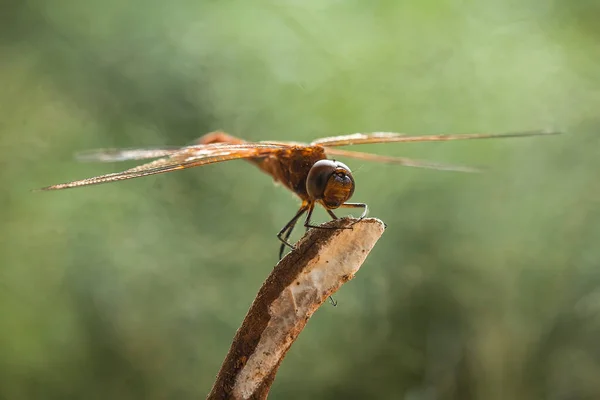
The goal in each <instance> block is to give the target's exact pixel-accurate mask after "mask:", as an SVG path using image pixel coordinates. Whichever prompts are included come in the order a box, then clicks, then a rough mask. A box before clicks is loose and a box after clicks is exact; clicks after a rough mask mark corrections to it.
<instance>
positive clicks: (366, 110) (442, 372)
mask: <svg viewBox="0 0 600 400" xmlns="http://www.w3.org/2000/svg"><path fill="white" fill-rule="evenodd" d="M598 4H599V3H598V2H597V1H592V0H589V1H583V0H573V1H569V2H567V1H548V0H519V1H516V0H509V1H505V2H501V1H493V0H483V1H475V0H463V1H458V0H425V1H420V2H418V1H413V2H404V1H394V0H382V1H370V2H366V1H365V2H359V1H344V2H342V1H334V0H330V1H322V0H304V1H293V0H290V1H283V2H275V1H262V0H259V1H254V2H239V1H238V2H228V1H221V2H216V1H204V2H202V1H190V0H175V1H172V2H162V1H160V2H159V1H152V0H150V1H141V0H131V1H128V2H121V1H116V0H107V1H102V2H101V1H75V0H54V1H50V2H48V1H43V0H28V1H21V0H4V2H3V4H2V13H1V16H0V79H1V83H2V85H1V90H0V153H1V156H2V157H1V158H0V160H1V161H0V164H1V166H2V173H1V175H0V180H1V184H2V187H3V190H2V192H1V193H2V194H1V197H0V201H1V202H0V204H1V206H2V207H1V210H0V222H1V223H2V230H1V233H0V315H1V318H0V321H1V322H0V324H1V325H0V327H1V329H0V398H1V399H10V400H13V399H15V400H19V399H69V398H74V399H75V398H76V399H83V398H85V399H107V398H110V399H136V398H139V399H166V398H169V399H191V398H198V397H203V396H204V395H205V394H206V393H208V391H209V389H210V387H211V385H212V382H213V379H214V376H215V375H216V373H217V371H218V368H219V366H220V363H221V362H222V360H223V359H224V357H225V354H226V352H227V350H228V348H229V344H230V341H231V338H232V337H233V335H234V333H235V330H236V329H237V327H238V325H239V324H240V322H241V320H242V318H243V316H244V315H245V312H246V311H247V309H248V307H249V305H250V303H251V301H252V300H253V298H254V295H255V293H256V291H257V290H258V288H259V286H260V284H261V283H262V281H263V280H264V278H265V277H266V276H267V275H268V273H269V271H270V269H271V268H272V267H273V265H274V264H275V262H276V256H277V249H278V242H277V240H276V238H275V233H276V232H277V231H278V230H279V228H280V227H281V226H282V225H283V224H284V223H285V222H286V221H287V220H288V219H289V218H290V217H291V216H292V215H293V213H294V212H295V211H296V207H297V201H296V200H295V199H293V198H292V196H290V194H289V193H287V192H286V191H285V190H283V189H282V188H280V187H276V186H274V185H273V184H272V183H271V182H270V179H269V178H268V177H265V176H263V175H261V173H260V172H259V171H258V170H256V169H255V168H253V167H251V166H248V165H247V164H245V163H244V162H243V161H239V162H238V161H234V162H231V163H224V164H218V165H213V166H207V167H203V168H197V169H192V170H187V171H183V172H178V173H174V174H168V175H164V176H155V177H149V178H145V179H140V180H134V181H129V182H124V183H117V184H112V185H104V186H97V187H90V188H85V189H79V190H73V191H64V192H53V193H32V192H31V191H30V189H33V188H37V187H41V186H45V185H48V184H52V183H58V182H62V181H66V180H72V179H77V178H83V177H88V176H92V175H99V174H102V173H107V172H111V171H117V170H120V169H121V168H126V167H129V166H131V165H132V164H130V163H127V164H126V165H121V164H114V165H92V164H78V163H76V162H75V161H73V159H72V155H73V154H74V153H75V152H76V151H78V150H82V149H89V148H94V147H132V146H150V145H161V144H186V143H189V142H191V141H192V140H193V139H194V138H196V137H198V136H200V135H201V134H203V133H205V132H208V131H211V130H214V129H224V130H226V131H228V132H230V133H232V134H235V135H238V136H241V137H243V138H245V139H248V140H268V139H276V140H297V141H309V140H311V139H313V138H317V137H321V136H329V135H334V134H342V133H352V132H368V131H374V130H390V131H402V132H410V133H422V134H430V133H456V132H478V131H494V132H504V131H519V130H527V129H532V128H544V127H558V128H560V129H564V130H565V131H566V132H568V134H567V135H563V136H560V137H550V138H532V139H515V140H497V141H476V142H462V143H458V142H454V143H439V144H435V143H429V144H422V145H421V144H410V145H385V146H381V145H373V146H365V147H364V150H366V151H372V152H377V153H381V154H388V155H404V156H410V157H416V158H425V159H431V160H435V161H440V162H444V161H445V162H455V163H459V164H467V165H486V166H488V168H489V171H488V172H487V173H485V174H481V175H470V174H458V173H448V172H438V171H424V170H415V169H409V168H399V167H396V166H390V165H375V164H369V163H362V162H352V161H351V160H348V164H350V165H351V167H353V169H354V170H355V179H356V181H357V185H358V186H357V190H356V192H355V195H354V199H355V200H356V201H364V202H367V203H368V204H369V205H370V208H371V215H373V216H377V217H379V218H382V219H383V220H384V221H385V222H386V223H387V224H388V229H387V231H386V233H385V234H384V236H383V238H382V239H381V240H380V242H379V243H378V246H376V248H375V249H374V251H373V252H372V253H371V255H370V257H369V258H368V259H367V262H366V263H365V265H364V266H363V269H362V270H361V272H360V273H359V274H358V276H357V278H356V279H355V280H354V281H352V282H351V283H350V284H348V285H346V286H345V287H344V288H343V289H342V290H341V291H340V292H339V293H338V294H337V295H336V300H338V301H339V306H338V307H337V308H333V307H324V308H323V309H321V310H319V312H318V313H316V315H315V316H314V317H313V318H312V319H311V321H310V322H309V324H308V325H307V328H306V330H305V331H304V332H303V333H302V335H301V336H300V338H299V340H298V342H297V343H296V345H295V346H294V347H293V348H292V349H291V351H290V353H289V354H288V356H287V358H286V360H285V361H284V362H283V365H282V367H281V370H280V372H279V374H278V378H277V380H276V382H275V385H274V387H273V389H272V392H271V395H272V397H273V398H285V399H305V398H315V399H316V398H322V399H327V398H331V399H334V398H335V399H337V398H346V399H352V398H356V399H363V398H379V399H397V398H405V399H410V400H417V399H419V400H420V399H459V398H460V399H470V398H472V399H533V398H545V399H592V398H600V381H599V380H598V379H597V378H598V376H600V347H599V346H598V337H600V249H599V247H598V243H599V242H600V183H599V182H598V170H599V167H600V150H599V149H600V139H599V134H598V130H599V129H600V119H599V117H598V114H599V113H600V70H599V69H598V60H599V59H600V58H599V57H600V46H599V45H598V43H600V25H599V24H598V22H597V21H598V19H599V18H600V6H599V5H598ZM361 149H362V148H361ZM317 216H318V217H319V218H322V219H323V220H324V219H325V214H324V213H319V214H317ZM296 237H297V236H296Z"/></svg>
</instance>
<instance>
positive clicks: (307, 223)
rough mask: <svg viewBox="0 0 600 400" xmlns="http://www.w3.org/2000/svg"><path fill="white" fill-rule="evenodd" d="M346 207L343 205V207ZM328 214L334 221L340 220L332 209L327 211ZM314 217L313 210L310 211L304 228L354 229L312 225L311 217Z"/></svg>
mask: <svg viewBox="0 0 600 400" xmlns="http://www.w3.org/2000/svg"><path fill="white" fill-rule="evenodd" d="M343 206H344V205H342V207H343ZM326 211H327V214H329V215H330V216H331V218H332V219H338V217H337V216H336V215H335V214H334V213H333V211H331V210H330V209H326ZM311 215H312V210H309V212H308V215H307V216H306V221H305V222H304V226H305V227H306V230H308V229H309V228H316V229H352V228H351V227H350V226H345V227H342V228H339V227H337V226H319V225H312V224H311V223H310V217H311Z"/></svg>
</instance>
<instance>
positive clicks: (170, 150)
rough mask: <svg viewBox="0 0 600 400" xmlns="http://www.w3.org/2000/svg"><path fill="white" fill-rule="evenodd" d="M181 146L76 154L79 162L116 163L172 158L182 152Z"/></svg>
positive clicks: (105, 150)
mask: <svg viewBox="0 0 600 400" xmlns="http://www.w3.org/2000/svg"><path fill="white" fill-rule="evenodd" d="M181 150H182V147H181V146H166V147H146V148H130V149H94V150H86V151H81V152H78V153H77V154H75V158H76V159H77V161H86V162H87V161H92V162H96V161H99V162H115V161H127V160H147V159H150V158H159V157H167V156H171V155H173V154H175V153H177V152H178V151H181Z"/></svg>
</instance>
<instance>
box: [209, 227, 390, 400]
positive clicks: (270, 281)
mask: <svg viewBox="0 0 600 400" xmlns="http://www.w3.org/2000/svg"><path fill="white" fill-rule="evenodd" d="M353 224H354V225H353ZM322 226H323V227H328V228H342V229H311V230H310V231H309V232H308V233H307V234H306V235H305V236H304V237H303V238H302V239H301V240H300V242H299V243H298V244H297V245H296V249H295V250H293V251H292V252H290V253H289V254H288V255H287V256H286V257H284V258H283V259H282V260H281V261H280V262H279V264H278V265H277V267H275V269H274V270H273V272H272V273H271V274H270V275H269V277H268V278H267V280H266V281H265V283H264V284H263V286H262V287H261V289H260V291H259V292H258V295H257V296H256V299H255V300H254V302H253V303H252V306H251V307H250V310H249V311H248V314H247V315H246V318H245V319H244V322H243V323H242V326H241V327H240V328H239V329H238V331H237V333H236V335H235V338H234V339H233V343H232V345H231V348H230V349H229V353H228V354H227V357H226V358H225V361H224V362H223V365H222V367H221V370H220V371H219V374H218V375H217V379H216V381H215V384H214V386H213V388H212V390H211V392H210V394H209V395H208V399H250V398H253V399H265V398H266V397H267V394H268V393H269V389H270V387H271V384H272V383H273V380H274V379H275V374H276V373H277V369H278V368H279V365H280V364H281V361H282V360H283V357H284V356H285V354H286V353H287V351H288V350H289V348H290V346H291V345H292V343H293V342H294V341H295V340H296V338H297V337H298V335H299V334H300V332H301V331H302V329H303V328H304V326H305V325H306V322H307V321H308V319H309V318H310V317H311V315H312V314H313V313H314V312H315V311H316V310H317V308H318V307H319V306H320V305H321V304H323V302H324V301H325V300H326V299H327V298H328V297H329V296H330V295H331V294H333V293H334V292H336V291H337V290H338V289H339V288H340V287H341V286H342V285H343V284H344V283H346V282H347V281H349V280H350V279H352V278H353V277H354V274H355V273H356V272H357V271H358V269H359V268H360V266H361V265H362V263H363V262H364V260H365V258H366V257H367V255H368V254H369V252H370V251H371V249H372V248H373V246H374V245H375V242H377V240H378V239H379V237H380V236H381V234H382V233H383V230H384V224H383V222H381V221H380V220H378V219H374V218H367V219H363V220H361V221H359V222H356V220H353V219H349V218H343V219H339V220H334V221H331V222H328V223H326V224H324V225H322ZM350 226H352V228H351V229H344V228H349V227H350Z"/></svg>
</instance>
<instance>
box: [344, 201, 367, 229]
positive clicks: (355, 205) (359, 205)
mask: <svg viewBox="0 0 600 400" xmlns="http://www.w3.org/2000/svg"><path fill="white" fill-rule="evenodd" d="M341 207H344V208H362V209H363V212H362V214H361V215H360V217H358V220H356V221H354V222H353V223H352V225H354V224H355V223H357V222H358V221H361V220H363V219H364V218H365V217H366V216H367V214H368V213H369V206H367V205H366V204H365V203H344V204H342V205H341ZM352 225H350V228H352Z"/></svg>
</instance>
